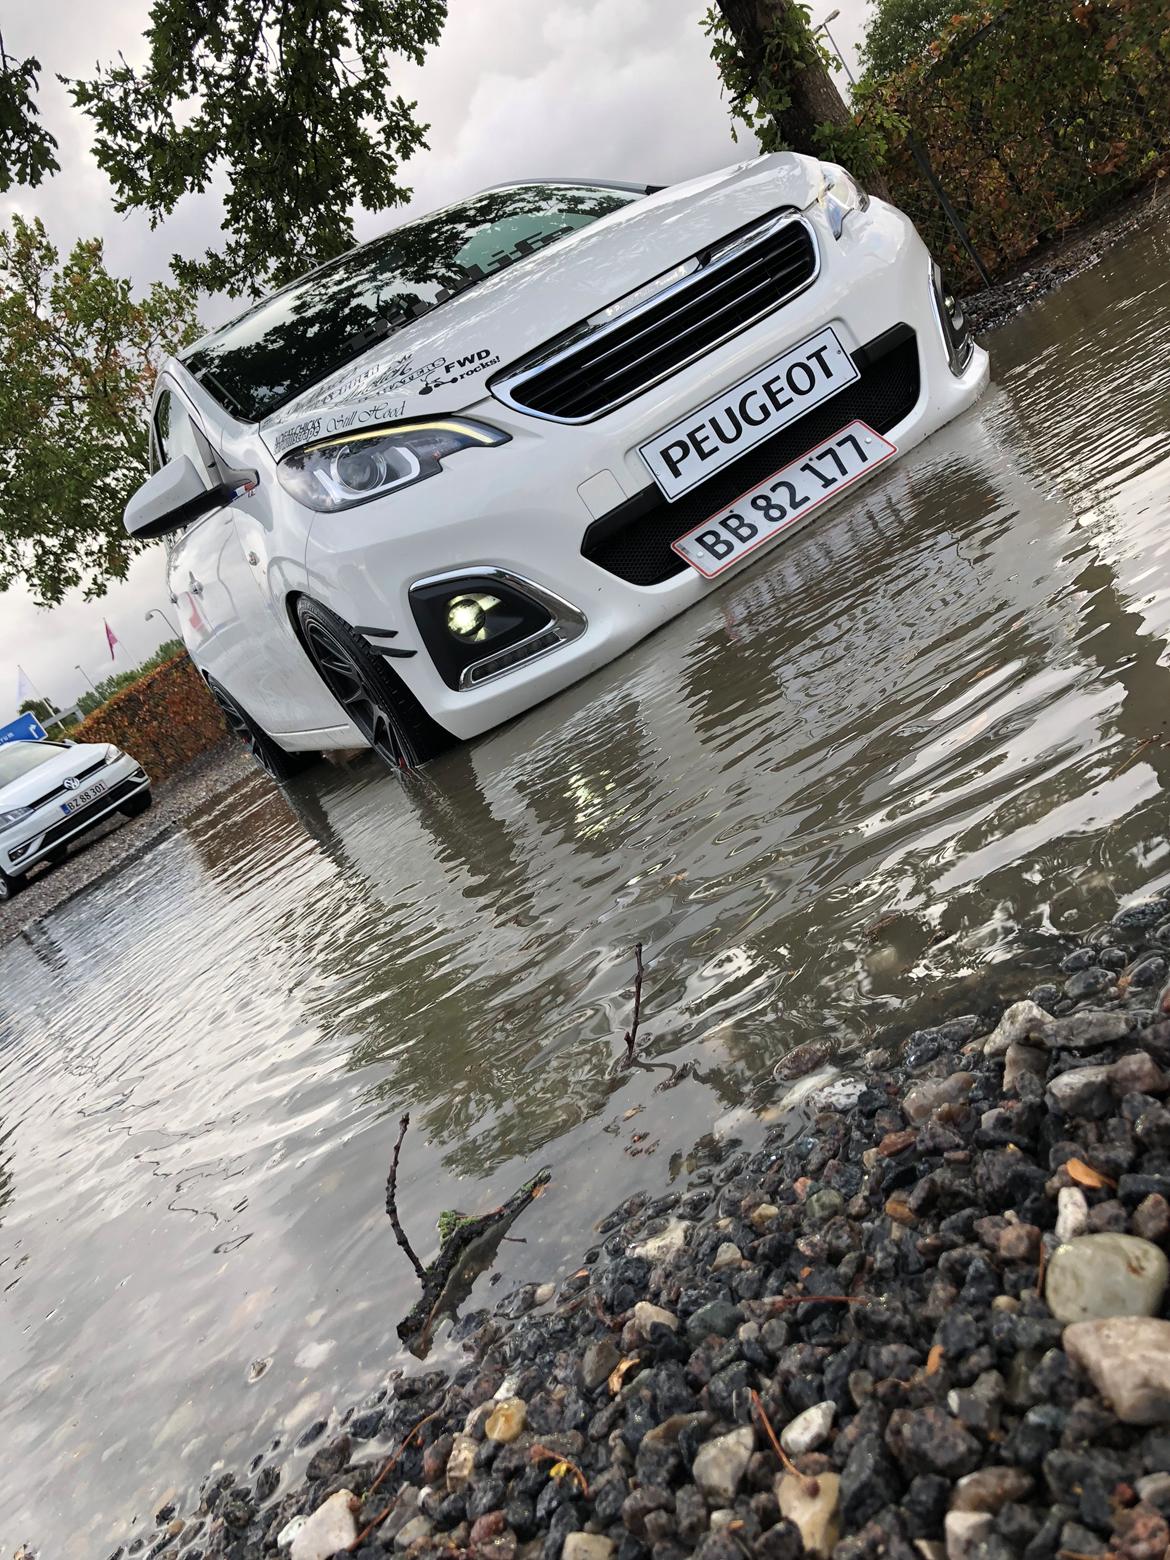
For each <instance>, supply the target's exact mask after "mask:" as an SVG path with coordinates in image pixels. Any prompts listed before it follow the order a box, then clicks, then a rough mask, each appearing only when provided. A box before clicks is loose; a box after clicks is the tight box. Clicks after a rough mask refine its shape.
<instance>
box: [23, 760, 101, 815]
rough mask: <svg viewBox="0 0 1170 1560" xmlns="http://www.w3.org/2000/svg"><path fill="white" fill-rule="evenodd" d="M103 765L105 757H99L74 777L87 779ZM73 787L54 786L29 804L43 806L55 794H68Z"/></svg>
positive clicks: (55, 795)
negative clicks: (94, 762)
mask: <svg viewBox="0 0 1170 1560" xmlns="http://www.w3.org/2000/svg"><path fill="white" fill-rule="evenodd" d="M105 767H106V761H105V759H104V758H99V759H98V761H97V763H96V764H90V766H89V768H88V769H83V770H82V771H81V773H80V774H78V775H76V776H75V777H74V778H75V779H77V780H88V779H89V777H90V775H96V774H97V772H98V770H99V769H104V768H105ZM73 789H74V787H73V786H65V785H58V786H54V787H53V789H52V790H51V791H46V792H45V794H44V796H38V797H37V799H36V801H35V802H33V803H32V804H31V805H32V806H33V807H43V806H44V805H45V803H46V802H51V801H52V800H53V799H54V797H57V796H68V795H69V793H70V791H72V790H73Z"/></svg>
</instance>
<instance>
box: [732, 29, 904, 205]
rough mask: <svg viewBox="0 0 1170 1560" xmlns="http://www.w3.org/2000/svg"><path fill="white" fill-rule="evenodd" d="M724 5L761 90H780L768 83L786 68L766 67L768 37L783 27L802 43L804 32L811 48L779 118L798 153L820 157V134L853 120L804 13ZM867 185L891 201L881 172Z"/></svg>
mask: <svg viewBox="0 0 1170 1560" xmlns="http://www.w3.org/2000/svg"><path fill="white" fill-rule="evenodd" d="M718 5H719V10H720V11H721V12H722V15H723V19H724V21H725V22H726V23H727V26H728V28H729V29H730V31H731V34H732V36H733V37H734V39H735V43H736V47H737V48H738V50H739V53H740V57H741V59H742V60H743V63H744V65H745V67H746V68H747V72H748V75H749V76H750V78H751V79H752V80H753V81H756V82H759V83H760V85H761V88H764V87H765V86H774V85H775V83H774V82H769V81H768V79H767V78H768V76H769V74H771V75H775V73H776V72H777V71H778V70H780V69H782V68H783V67H782V66H779V65H777V64H773V65H771V66H769V65H768V64H767V63H766V60H767V41H768V38H769V37H770V36H771V35H772V34H773V33H774V32H775V31H776V29H777V27H779V28H780V29H781V30H782V32H783V33H784V34H786V35H789V36H795V37H796V38H799V36H800V33H801V32H803V33H804V35H805V43H804V45H803V47H802V46H800V45H799V44H797V45H796V48H795V50H794V55H795V58H794V60H793V63H792V65H791V66H790V68H789V71H788V80H787V81H785V82H784V83H783V85H784V88H785V90H786V91H787V92H788V94H789V97H790V99H791V101H790V102H789V104H788V107H787V108H786V109H784V110H783V112H782V113H779V114H777V115H775V116H774V117H775V122H776V128H777V130H778V131H779V133H780V136H781V138H782V140H783V141H784V143H785V144H786V145H787V146H790V147H791V148H792V150H793V151H795V152H807V153H808V154H809V155H810V156H813V157H815V156H817V155H818V148H817V144H816V141H815V139H814V131H815V130H816V129H817V128H818V126H820V125H841V126H844V125H848V124H851V123H852V120H853V116H852V114H851V113H850V112H849V107H848V105H847V104H846V103H845V101H844V99H843V98H842V97H841V94H840V92H838V90H837V83H836V82H835V81H834V80H833V78H832V76H831V75H830V74H829V72H828V70H827V69H826V68H825V63H824V61H823V60H822V58H821V56H820V53H819V52H818V50H817V48H816V45H815V44H814V43H813V41H812V34H811V32H810V30H809V28H808V26H807V23H806V21H805V16H804V12H803V10H802V8H801V7H800V6H798V5H796V4H794V3H793V0H718ZM865 183H866V186H867V188H868V189H869V190H870V192H871V193H872V194H874V195H878V196H881V197H882V198H884V199H888V198H889V192H888V190H887V187H886V181H885V179H884V178H883V177H882V175H881V174H880V173H879V174H875V175H873V176H872V177H870V178H868V179H866V180H865Z"/></svg>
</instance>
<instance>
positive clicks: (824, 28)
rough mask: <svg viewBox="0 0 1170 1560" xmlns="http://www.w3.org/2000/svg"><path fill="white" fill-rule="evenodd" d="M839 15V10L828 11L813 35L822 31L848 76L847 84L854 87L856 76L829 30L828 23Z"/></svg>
mask: <svg viewBox="0 0 1170 1560" xmlns="http://www.w3.org/2000/svg"><path fill="white" fill-rule="evenodd" d="M840 15H841V13H840V11H830V12H829V14H828V16H826V17H825V19H824V21H823V22H822V23H821V25H820V26H819V27H817V28H816V29H815V30H814V32H813V37H814V38H815V37H816V35H817V33H819V32H823V33H824V35H825V37H826V38H827V39H828V40H829V47H830V49H832V51H833V53H834V54H835V55H836V56H837V59H838V61H839V63H840V66H841V69H842V70H843V71H844V72H845V74H846V76H848V78H849V85H850V86H851V87H855V86H856V85H857V77H856V76H855V75H854V74H853V72H852V71H851V70H850V69H849V61H848V60H847V59H846V58H845V56H844V55H843V54H842V53H841V50H840V49H839V48H838V47H837V40H836V39H835V38H834V37H833V34H832V33H831V32H830V31H829V23H830V22H835V21H836V20H837V18H838V17H839V16H840Z"/></svg>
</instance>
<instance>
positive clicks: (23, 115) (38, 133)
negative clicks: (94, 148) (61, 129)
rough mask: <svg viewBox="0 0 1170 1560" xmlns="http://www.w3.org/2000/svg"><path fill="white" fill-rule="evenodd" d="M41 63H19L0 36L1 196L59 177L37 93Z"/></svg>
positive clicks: (54, 148)
mask: <svg viewBox="0 0 1170 1560" xmlns="http://www.w3.org/2000/svg"><path fill="white" fill-rule="evenodd" d="M40 69H41V62H40V60H38V59H36V58H34V56H33V55H31V54H30V55H29V56H28V58H27V59H24V60H20V59H17V58H16V56H15V55H12V54H9V53H8V51H7V49H5V47H4V38H3V35H2V34H0V194H2V193H3V192H4V191H5V190H10V189H11V188H12V187H13V185H14V184H39V183H40V182H41V180H42V179H43V178H44V177H45V175H46V174H50V173H57V172H58V170H59V168H60V164H59V163H58V161H57V158H56V151H57V142H56V140H55V138H54V137H53V136H51V135H50V134H49V132H48V131H47V130H46V129H45V127H44V125H43V124H42V123H41V120H40V111H39V110H38V108H37V105H36V102H35V100H34V96H33V95H34V93H35V92H36V90H37V86H38V84H39V80H40Z"/></svg>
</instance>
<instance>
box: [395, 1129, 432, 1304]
mask: <svg viewBox="0 0 1170 1560" xmlns="http://www.w3.org/2000/svg"><path fill="white" fill-rule="evenodd" d="M409 1126H410V1113H409V1112H407V1114H406V1115H405V1116H403V1117H402V1119H401V1121H399V1123H398V1141H397V1142H396V1143H395V1145H394V1157H393V1158H392V1159H391V1161H390V1174H389V1175H388V1176H387V1178H386V1212H387V1213H388V1214H389V1215H390V1223H391V1224H392V1225H393V1226H394V1239H395V1240H396V1241H397V1242H398V1244H399V1245H400V1246H401V1247H402V1249H403V1251H405V1253H406V1255H407V1256H408V1257H409V1258H410V1265H411V1267H412V1268H413V1269H414V1271H415V1272H416V1273H417V1274H418V1279H419V1283H420V1284H425V1283H426V1276H427V1275H426V1270H425V1269H424V1267H423V1265H422V1263H421V1262H420V1261H419V1260H418V1258H417V1257H416V1256H415V1254H414V1247H413V1246H412V1245H411V1244H410V1242H409V1240H407V1238H406V1231H405V1230H404V1229H403V1228H402V1221H401V1220H400V1219H399V1217H398V1156H399V1154H400V1153H401V1152H402V1139H403V1138H404V1137H405V1136H406V1129H407V1127H409Z"/></svg>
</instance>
